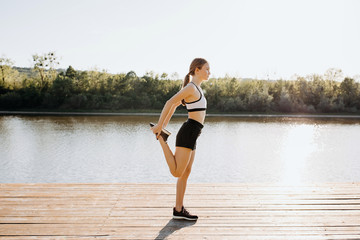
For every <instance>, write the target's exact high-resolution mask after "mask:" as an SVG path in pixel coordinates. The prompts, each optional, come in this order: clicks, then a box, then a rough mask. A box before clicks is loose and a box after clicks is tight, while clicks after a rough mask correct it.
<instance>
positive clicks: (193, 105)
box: [185, 82, 207, 112]
mask: <svg viewBox="0 0 360 240" xmlns="http://www.w3.org/2000/svg"><path fill="white" fill-rule="evenodd" d="M190 83H192V84H194V85H195V87H196V88H197V90H198V91H199V92H200V98H199V99H198V100H196V101H193V102H189V103H188V102H185V105H186V109H187V110H188V112H197V111H205V110H206V105H207V101H206V98H205V96H204V93H203V91H202V89H201V88H198V86H196V84H195V83H193V82H190Z"/></svg>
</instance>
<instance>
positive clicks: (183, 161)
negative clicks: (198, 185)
mask: <svg viewBox="0 0 360 240" xmlns="http://www.w3.org/2000/svg"><path fill="white" fill-rule="evenodd" d="M159 141H160V145H161V147H162V149H163V152H164V155H165V159H166V162H167V164H168V166H169V169H170V173H171V174H172V175H173V176H174V177H181V176H182V174H183V172H184V171H185V169H186V167H187V165H188V163H189V161H190V157H191V152H192V150H191V149H190V148H184V147H176V150H175V155H174V154H173V153H172V151H171V149H170V147H169V145H168V144H167V143H166V142H165V141H164V139H163V138H162V137H159Z"/></svg>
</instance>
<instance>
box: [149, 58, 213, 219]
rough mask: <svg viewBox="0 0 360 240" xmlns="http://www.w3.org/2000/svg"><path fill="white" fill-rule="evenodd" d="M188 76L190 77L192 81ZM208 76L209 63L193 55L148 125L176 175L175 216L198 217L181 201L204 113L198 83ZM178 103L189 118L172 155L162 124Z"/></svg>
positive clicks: (165, 123)
mask: <svg viewBox="0 0 360 240" xmlns="http://www.w3.org/2000/svg"><path fill="white" fill-rule="evenodd" d="M190 76H192V79H191V81H190ZM209 76H210V66H209V63H208V62H207V61H206V60H205V59H203V58H195V59H194V60H193V61H192V62H191V65H190V69H189V73H188V74H187V75H186V77H185V79H184V84H183V88H182V89H181V90H180V91H179V92H178V93H176V94H175V95H174V96H173V97H172V98H170V99H169V100H168V101H167V102H166V104H165V106H164V108H163V110H162V112H161V115H160V118H159V121H158V123H157V124H156V125H154V124H150V125H151V126H152V128H151V129H152V131H153V133H155V134H156V138H157V139H158V140H159V142H160V145H161V147H162V149H163V151H164V155H165V159H166V162H167V164H168V166H169V169H170V172H171V174H172V175H173V176H174V177H177V178H178V180H177V185H176V206H175V207H174V208H173V218H174V219H185V220H197V218H198V217H197V216H195V215H191V214H190V213H189V212H188V211H187V210H186V209H185V208H184V206H183V200H184V194H185V189H186V183H187V179H188V177H189V174H190V171H191V166H192V164H193V162H194V157H195V150H196V140H197V138H198V137H199V135H200V133H201V129H202V128H203V123H204V120H205V115H206V99H205V96H204V93H203V91H202V89H201V88H200V85H201V83H202V82H203V81H206V80H208V79H209ZM180 104H183V105H185V106H186V108H187V110H188V120H187V121H186V122H185V123H184V124H183V125H182V127H181V128H180V130H179V132H178V134H177V136H176V149H175V154H173V153H172V151H171V149H170V147H169V146H168V145H167V142H166V141H167V137H168V136H169V135H170V133H169V132H168V131H167V130H165V127H166V126H167V124H168V123H169V121H170V118H171V117H172V115H173V114H174V112H175V110H176V108H177V107H178V106H179V105H180Z"/></svg>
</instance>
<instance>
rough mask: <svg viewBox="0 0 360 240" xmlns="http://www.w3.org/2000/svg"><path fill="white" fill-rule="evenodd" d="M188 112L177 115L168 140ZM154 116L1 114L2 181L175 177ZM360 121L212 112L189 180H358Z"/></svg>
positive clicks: (168, 179)
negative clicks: (153, 129) (154, 125)
mask: <svg viewBox="0 0 360 240" xmlns="http://www.w3.org/2000/svg"><path fill="white" fill-rule="evenodd" d="M185 120H186V118H185V117H173V118H172V120H171V122H170V124H169V126H168V127H167V129H168V130H170V131H171V132H173V135H171V136H170V138H169V145H170V146H171V148H172V149H174V148H175V147H174V146H175V135H176V132H177V130H178V129H179V127H180V126H181V124H182V122H183V121H185ZM150 121H152V122H156V121H157V117H145V116H137V117H128V116H118V117H115V116H112V117H106V116H101V117H96V116H92V117H85V116H76V117H69V116H60V117H59V116H49V117H46V116H41V117H34V116H30V117H29V116H21V117H20V116H2V117H0V143H1V144H0V153H1V155H0V182H1V183H38V182H46V183H55V182H66V183H83V182H99V183H108V182H161V183H173V182H175V179H174V178H173V177H172V176H171V174H170V173H169V170H168V167H167V165H166V162H165V159H164V156H163V153H162V150H161V147H160V144H159V143H158V142H157V141H156V140H155V136H154V135H153V134H152V132H151V131H150V130H149V126H148V122H150ZM359 136H360V120H359V119H357V120H356V119H353V120H351V119H317V120H315V119H305V118H303V119H298V118H297V119H294V118H229V117H227V118H220V117H208V118H207V119H206V122H205V127H204V129H203V131H202V134H201V136H200V138H199V140H198V144H197V152H196V157H195V161H194V164H193V168H192V173H191V175H190V178H189V181H190V182H200V183H203V182H214V183H216V182H234V183H238V182H245V183H254V182H257V183H259V182H276V183H286V184H287V183H289V184H301V183H307V182H354V181H355V182H360V158H359V156H360V148H359Z"/></svg>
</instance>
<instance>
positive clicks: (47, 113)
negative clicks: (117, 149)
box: [0, 111, 360, 119]
mask: <svg viewBox="0 0 360 240" xmlns="http://www.w3.org/2000/svg"><path fill="white" fill-rule="evenodd" d="M9 115H23V116H159V115H160V113H159V112H57V111H0V116H9ZM174 116H187V114H186V113H175V114H174ZM206 116H207V117H245V118H251V117H254V118H256V117H268V118H279V117H288V118H352V119H360V115H355V114H353V115H350V114H348V115H346V114H266V113H259V114H252V113H208V114H206Z"/></svg>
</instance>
